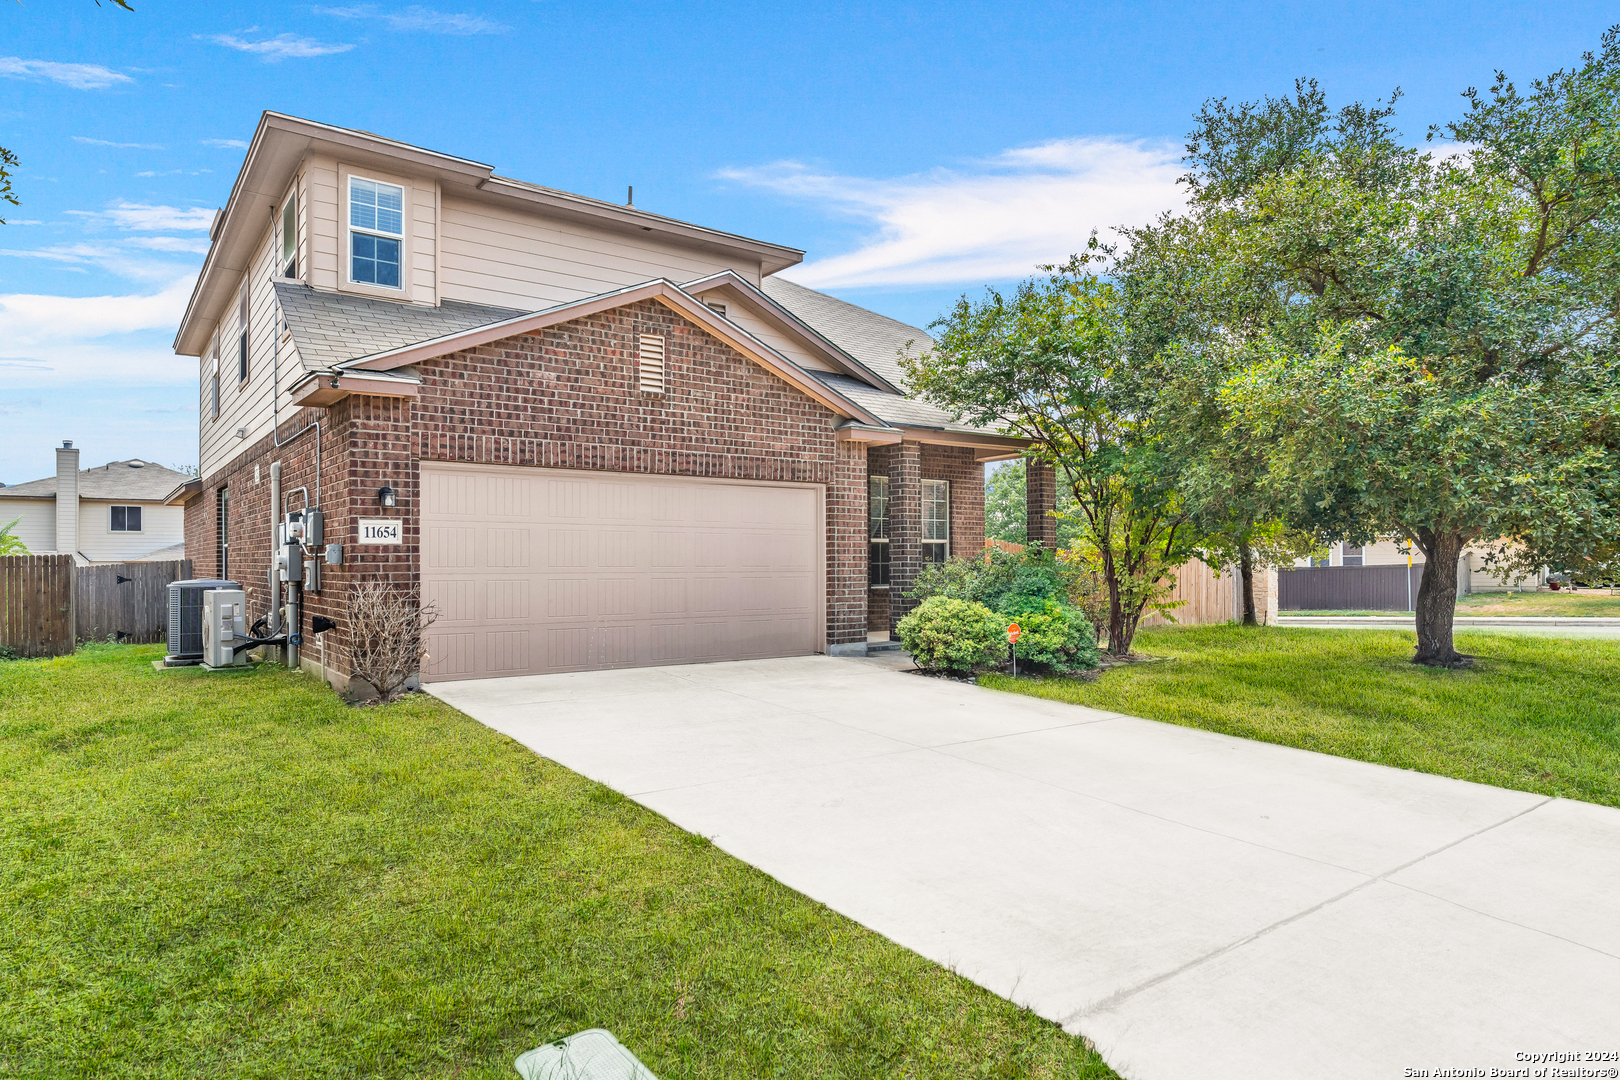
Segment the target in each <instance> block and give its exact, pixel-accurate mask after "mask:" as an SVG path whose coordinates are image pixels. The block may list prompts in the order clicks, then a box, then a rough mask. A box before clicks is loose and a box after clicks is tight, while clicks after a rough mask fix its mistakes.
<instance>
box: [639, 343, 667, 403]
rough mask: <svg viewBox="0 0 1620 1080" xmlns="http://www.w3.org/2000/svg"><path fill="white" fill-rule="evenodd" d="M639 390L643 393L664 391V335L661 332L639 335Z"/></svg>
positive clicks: (660, 392)
mask: <svg viewBox="0 0 1620 1080" xmlns="http://www.w3.org/2000/svg"><path fill="white" fill-rule="evenodd" d="M640 359H641V392H642V393H643V394H662V393H663V392H664V336H663V335H662V334H642V335H641V357H640Z"/></svg>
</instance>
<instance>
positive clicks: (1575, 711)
mask: <svg viewBox="0 0 1620 1080" xmlns="http://www.w3.org/2000/svg"><path fill="white" fill-rule="evenodd" d="M1414 642H1415V638H1414V635H1413V634H1411V633H1410V632H1405V631H1395V630H1389V631H1384V630H1315V629H1308V628H1290V627H1251V628H1244V627H1241V626H1233V625H1223V626H1192V627H1171V628H1165V629H1154V630H1144V631H1142V632H1141V633H1140V634H1138V635H1137V638H1136V642H1135V646H1134V647H1135V648H1136V650H1137V651H1139V652H1143V653H1148V654H1151V655H1154V656H1164V657H1172V658H1173V662H1171V663H1161V664H1142V665H1128V666H1124V667H1119V668H1114V669H1112V670H1110V671H1108V672H1107V673H1106V674H1105V675H1103V676H1102V677H1101V678H1100V679H1098V680H1097V681H1096V682H1081V681H1078V680H1070V679H1045V680H1040V679H1018V680H1016V681H1015V680H1013V679H1010V678H1007V677H1006V676H1000V675H997V676H982V677H981V678H980V679H979V682H980V684H982V685H985V686H991V687H994V688H996V689H998V690H1009V691H1012V692H1015V693H1022V694H1029V695H1032V696H1034V697H1043V698H1051V699H1054V700H1057V701H1068V702H1073V703H1074V704H1077V705H1089V706H1092V707H1093V708H1099V709H1107V710H1110V711H1117V712H1123V713H1127V714H1130V715H1132V716H1141V717H1147V718H1148V719H1152V720H1162V721H1165V722H1167V723H1172V724H1181V725H1184V726H1186V727H1196V728H1203V729H1205V730H1207V731H1218V732H1222V733H1224V734H1227V735H1239V736H1242V737H1244V738H1249V739H1259V740H1262V741H1265V742H1273V743H1281V744H1282V745H1284V746H1297V747H1300V748H1302V749H1305V750H1317V751H1321V752H1322V753H1327V754H1337V755H1339V756H1341V757H1348V758H1356V759H1358V760H1361V761H1373V762H1378V763H1379V764H1382V765H1393V766H1395V767H1397V768H1402V769H1416V770H1418V771H1420V772H1429V773H1438V774H1439V775H1441V776H1454V777H1457V778H1459V779H1463V780H1473V781H1477V782H1479V783H1484V784H1495V785H1497V786H1499V787H1508V788H1518V789H1520V790H1523V791H1534V792H1540V793H1543V794H1546V795H1561V796H1565V797H1568V798H1572V799H1584V800H1586V801H1588V802H1595V803H1603V804H1605V805H1608V806H1620V641H1601V640H1599V641H1594V640H1576V639H1568V638H1563V639H1560V638H1550V637H1548V638H1543V637H1528V636H1511V635H1505V634H1501V633H1490V634H1466V633H1460V634H1458V635H1457V646H1458V648H1459V649H1461V650H1462V651H1463V652H1466V653H1469V654H1471V655H1473V656H1475V657H1476V658H1477V659H1476V665H1475V666H1474V667H1473V668H1471V669H1468V670H1463V671H1445V670H1432V669H1428V668H1420V667H1417V666H1415V665H1413V664H1411V663H1410V662H1409V658H1410V657H1411V655H1412V649H1413V645H1414Z"/></svg>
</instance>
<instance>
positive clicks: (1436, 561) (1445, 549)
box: [1412, 529, 1468, 667]
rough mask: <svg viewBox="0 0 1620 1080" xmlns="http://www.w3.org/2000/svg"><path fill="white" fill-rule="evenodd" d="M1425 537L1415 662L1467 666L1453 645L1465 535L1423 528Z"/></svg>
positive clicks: (1417, 603) (1418, 604)
mask: <svg viewBox="0 0 1620 1080" xmlns="http://www.w3.org/2000/svg"><path fill="white" fill-rule="evenodd" d="M1419 535H1420V537H1421V538H1422V539H1423V543H1422V545H1421V546H1422V548H1423V555H1424V558H1425V559H1427V560H1428V561H1427V562H1426V563H1425V564H1424V567H1423V583H1422V584H1421V585H1419V586H1418V592H1417V600H1416V602H1415V606H1416V609H1417V610H1416V611H1415V612H1414V613H1413V614H1414V615H1415V616H1416V619H1415V621H1416V622H1417V639H1418V644H1417V654H1416V655H1415V656H1413V657H1412V662H1413V663H1414V664H1423V665H1425V666H1427V667H1463V666H1465V665H1467V664H1468V657H1466V656H1464V655H1463V654H1461V653H1459V652H1458V651H1457V649H1456V646H1455V645H1453V644H1452V638H1451V628H1452V621H1453V620H1454V619H1455V617H1456V614H1457V560H1458V558H1459V557H1461V555H1462V549H1463V545H1464V543H1466V541H1465V539H1464V537H1463V535H1462V534H1461V533H1459V532H1434V533H1430V532H1429V530H1427V529H1422V530H1419Z"/></svg>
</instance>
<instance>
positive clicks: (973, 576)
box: [906, 546, 1107, 671]
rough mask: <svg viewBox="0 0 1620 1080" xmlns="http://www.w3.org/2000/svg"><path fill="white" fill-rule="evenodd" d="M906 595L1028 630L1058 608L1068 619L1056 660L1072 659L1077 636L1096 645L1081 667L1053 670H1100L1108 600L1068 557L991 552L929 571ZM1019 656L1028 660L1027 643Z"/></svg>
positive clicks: (1034, 551)
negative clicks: (954, 603) (1100, 622)
mask: <svg viewBox="0 0 1620 1080" xmlns="http://www.w3.org/2000/svg"><path fill="white" fill-rule="evenodd" d="M906 595H907V596H908V597H910V598H911V599H913V600H926V599H928V598H929V597H933V596H948V597H951V598H952V599H956V600H967V601H971V602H976V603H980V604H983V605H984V606H985V607H987V608H989V609H990V610H991V611H994V612H995V613H996V614H997V615H999V616H1002V617H1003V619H1002V625H1003V626H1004V627H1005V625H1006V623H1008V622H1014V621H1016V622H1018V623H1020V625H1022V624H1023V623H1024V620H1025V618H1026V616H1040V617H1041V618H1042V619H1043V620H1044V619H1045V618H1048V617H1049V616H1048V612H1047V605H1048V604H1056V605H1057V606H1058V607H1059V608H1060V609H1061V611H1062V612H1063V615H1064V629H1063V631H1062V633H1061V634H1060V635H1059V636H1060V637H1061V639H1062V642H1063V643H1062V644H1061V645H1054V647H1053V653H1052V655H1053V656H1054V658H1056V657H1059V656H1066V655H1068V654H1069V651H1070V646H1069V644H1068V641H1069V639H1070V638H1071V637H1072V636H1073V634H1087V633H1089V634H1090V635H1091V643H1090V646H1089V647H1085V648H1083V649H1082V651H1081V652H1080V653H1078V654H1076V655H1077V656H1080V657H1083V658H1084V659H1082V660H1079V661H1077V662H1076V665H1074V666H1069V665H1059V664H1053V665H1052V670H1054V671H1072V670H1078V669H1083V668H1088V667H1095V666H1096V663H1095V653H1096V643H1097V630H1096V621H1097V618H1098V615H1099V614H1102V615H1103V617H1106V611H1107V604H1106V600H1103V602H1102V603H1100V604H1099V603H1096V601H1098V600H1100V599H1103V598H1100V597H1098V595H1097V589H1096V583H1095V582H1094V581H1093V579H1092V576H1091V574H1090V573H1088V572H1087V570H1086V569H1085V565H1084V563H1083V561H1082V560H1080V559H1076V558H1072V557H1069V556H1068V553H1066V552H1050V551H1045V550H1043V549H1042V548H1040V547H1039V546H1031V547H1029V548H1027V549H1026V550H1025V551H1024V552H1023V553H1022V554H1017V553H1013V552H1006V551H989V552H986V553H985V554H984V555H982V556H973V557H969V558H961V559H952V560H950V561H949V562H946V563H941V564H938V565H935V566H930V567H927V568H926V569H924V570H923V572H922V573H921V574H918V575H917V580H916V582H915V583H914V584H913V585H912V587H911V590H910V591H909V592H907V593H906ZM1042 625H1045V624H1044V622H1043V623H1042ZM1026 630H1027V627H1026ZM1071 631H1072V632H1071ZM1024 640H1026V641H1027V640H1028V638H1027V637H1026V638H1025V639H1024ZM1018 652H1019V655H1020V656H1023V654H1024V648H1023V642H1022V641H1020V643H1019V650H1018Z"/></svg>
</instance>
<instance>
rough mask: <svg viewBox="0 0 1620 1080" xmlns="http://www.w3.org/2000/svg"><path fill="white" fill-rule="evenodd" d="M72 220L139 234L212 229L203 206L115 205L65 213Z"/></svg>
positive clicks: (211, 213) (210, 215)
mask: <svg viewBox="0 0 1620 1080" xmlns="http://www.w3.org/2000/svg"><path fill="white" fill-rule="evenodd" d="M66 212H67V213H69V214H72V215H73V216H74V217H82V218H85V219H87V220H90V221H105V222H107V223H109V224H111V225H116V226H117V227H118V228H120V229H136V230H139V231H142V232H161V231H164V230H170V229H173V230H181V231H188V230H198V231H206V230H207V229H210V228H212V227H213V224H214V211H212V210H210V209H208V208H207V207H205V206H188V207H179V206H150V205H148V204H146V203H129V202H125V203H119V204H118V205H117V206H115V207H113V208H112V209H110V210H68V211H66Z"/></svg>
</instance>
